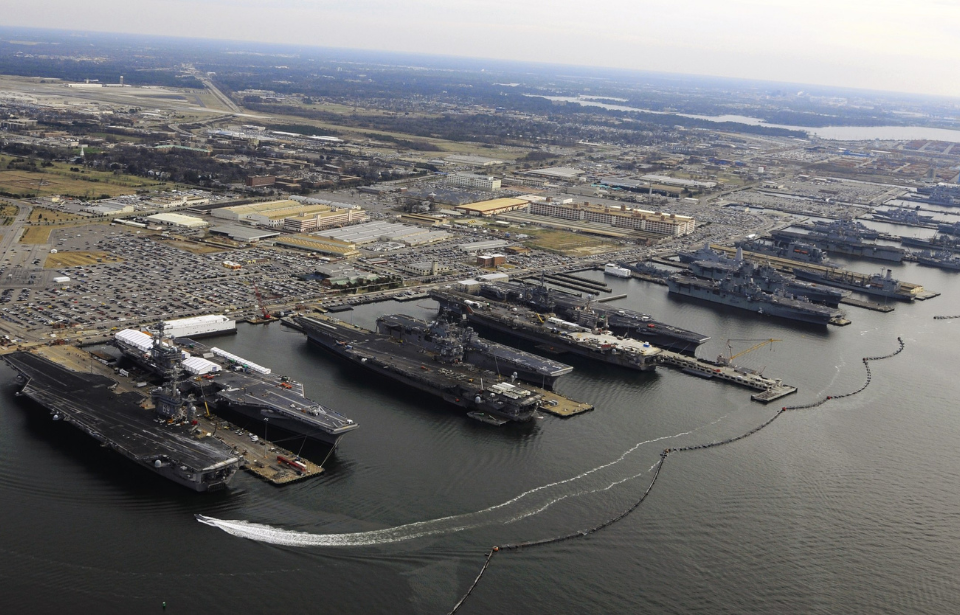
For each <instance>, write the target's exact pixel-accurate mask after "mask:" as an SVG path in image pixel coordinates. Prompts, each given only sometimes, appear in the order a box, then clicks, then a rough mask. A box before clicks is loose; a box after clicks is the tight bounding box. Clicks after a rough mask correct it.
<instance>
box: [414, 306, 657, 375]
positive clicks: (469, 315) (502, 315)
mask: <svg viewBox="0 0 960 615" xmlns="http://www.w3.org/2000/svg"><path fill="white" fill-rule="evenodd" d="M430 297H431V298H433V299H434V300H436V301H437V302H438V303H439V304H440V309H441V311H447V312H451V313H453V314H455V315H459V316H460V318H462V319H463V320H465V321H466V322H468V323H470V324H472V325H476V326H480V327H487V328H489V329H493V330H495V331H500V332H502V333H506V334H508V335H511V336H514V337H519V338H522V339H526V340H529V341H532V342H537V343H538V344H541V346H543V347H545V348H550V349H551V352H557V353H561V352H569V353H571V354H576V355H578V356H581V357H585V358H588V359H592V360H594V361H600V362H602V363H608V364H611V365H619V366H620V367H625V368H627V369H632V370H637V371H641V372H652V371H654V370H656V368H657V364H658V363H659V362H660V356H659V355H660V354H661V350H660V349H659V348H657V347H655V346H653V345H652V344H650V343H649V342H644V341H640V340H636V339H632V338H627V337H623V336H618V335H616V334H614V333H613V332H611V331H609V330H605V329H602V328H599V327H595V326H593V325H584V324H582V323H577V322H572V321H569V320H564V319H562V318H558V317H557V316H552V315H550V314H541V313H539V312H537V311H534V310H531V309H528V308H524V307H511V306H510V305H508V304H504V303H499V302H495V301H476V300H475V298H474V297H471V296H470V295H464V294H462V293H457V292H453V291H439V290H434V291H431V293H430Z"/></svg>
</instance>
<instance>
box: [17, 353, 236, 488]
mask: <svg viewBox="0 0 960 615" xmlns="http://www.w3.org/2000/svg"><path fill="white" fill-rule="evenodd" d="M4 360H5V361H6V362H7V363H8V364H9V365H10V366H11V367H12V368H13V369H14V370H16V372H17V373H18V374H19V378H20V379H22V380H23V381H24V385H23V388H22V389H21V390H20V391H19V394H20V395H23V396H25V397H27V398H29V399H31V400H32V401H34V402H36V403H38V404H39V405H41V406H43V407H44V408H46V409H47V410H49V411H50V413H51V414H52V415H53V417H54V419H57V420H63V421H66V422H68V423H70V424H72V425H73V426H75V427H77V428H78V429H80V430H81V431H83V432H85V433H86V434H88V435H90V436H91V437H93V438H95V439H96V440H98V441H100V442H101V443H103V445H104V446H107V447H109V448H111V449H113V450H114V451H116V452H118V453H120V454H121V455H123V456H124V457H126V458H127V459H130V460H132V461H134V462H135V463H137V464H139V465H141V466H143V467H145V468H149V469H150V470H152V471H154V472H156V473H157V474H159V475H161V476H163V477H165V478H168V479H170V480H172V481H174V482H176V483H179V484H181V485H184V486H186V487H189V488H191V489H193V490H195V491H216V490H219V489H223V488H225V487H226V486H227V484H228V483H229V482H230V479H231V478H232V477H233V475H234V474H235V473H236V471H237V469H238V468H239V467H240V458H239V456H238V455H237V454H236V453H235V452H234V451H233V449H231V448H230V447H228V446H226V445H225V444H223V443H222V442H220V441H219V440H217V439H216V438H211V437H203V436H204V435H205V434H204V433H199V434H198V433H197V432H198V431H199V430H197V429H196V427H195V426H194V425H192V424H191V423H190V422H189V421H177V422H170V421H169V420H168V419H167V418H166V417H165V416H161V409H162V408H163V407H164V404H163V401H164V399H165V398H164V395H165V394H166V393H167V392H165V391H161V390H159V389H155V390H154V391H153V392H152V393H153V395H152V397H146V396H144V395H141V394H139V393H136V392H133V391H127V392H116V391H115V389H116V387H117V382H116V381H115V380H113V379H111V378H108V377H106V376H102V375H99V374H86V373H82V372H75V371H72V370H70V369H67V368H66V367H64V366H62V365H59V364H57V363H55V362H53V361H51V360H49V359H46V358H44V357H41V356H38V355H36V354H32V353H28V352H16V353H13V354H10V355H6V356H4ZM158 402H160V403H158ZM151 406H152V409H148V408H149V407H151ZM198 436H200V437H198Z"/></svg>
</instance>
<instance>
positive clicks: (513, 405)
mask: <svg viewBox="0 0 960 615" xmlns="http://www.w3.org/2000/svg"><path fill="white" fill-rule="evenodd" d="M292 322H293V323H294V324H295V325H296V327H297V328H298V329H299V330H300V331H302V332H303V333H305V334H306V335H307V338H308V339H309V340H310V341H311V342H313V343H314V344H317V345H318V346H320V347H321V348H324V349H326V350H328V351H329V352H331V353H333V354H334V355H336V356H338V357H340V358H342V359H345V360H347V361H349V362H350V363H353V364H356V365H358V366H361V367H363V368H364V369H368V370H371V371H373V372H374V373H377V374H379V375H381V376H383V377H385V378H387V379H389V380H394V381H396V382H400V383H402V384H405V385H407V386H409V387H412V388H414V389H417V390H420V391H423V392H425V393H429V394H430V395H433V396H435V397H439V398H440V399H442V400H444V401H446V402H448V403H450V404H452V405H454V406H457V407H459V408H463V409H465V410H468V411H470V412H468V414H471V416H473V417H474V418H481V419H482V417H493V418H495V419H499V422H503V421H516V422H524V421H529V420H530V419H532V418H533V417H534V416H536V413H537V409H538V408H539V407H540V404H541V402H542V401H543V395H542V394H541V393H538V392H536V391H535V390H533V389H531V388H529V387H525V386H521V385H519V384H517V383H515V382H511V381H505V380H502V379H501V378H500V377H499V376H498V374H497V373H496V372H492V371H489V370H484V369H480V368H478V367H476V366H475V365H470V364H465V363H464V362H463V356H462V345H459V350H458V348H457V346H458V343H456V342H455V341H453V340H451V341H452V342H453V344H451V346H449V347H445V350H446V351H445V352H444V351H442V350H441V352H428V351H427V350H426V349H425V348H423V347H420V346H416V345H413V344H405V343H400V341H399V340H397V339H396V338H391V336H389V335H382V334H379V333H375V332H373V331H368V330H366V329H362V328H360V327H355V326H353V325H350V324H347V323H344V322H342V321H339V320H337V319H333V318H326V317H322V316H311V317H308V316H294V317H293V318H292Z"/></svg>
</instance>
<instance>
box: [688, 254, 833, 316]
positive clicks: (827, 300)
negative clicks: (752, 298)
mask: <svg viewBox="0 0 960 615" xmlns="http://www.w3.org/2000/svg"><path fill="white" fill-rule="evenodd" d="M694 254H696V255H697V256H698V257H700V258H699V259H698V260H695V261H692V262H691V263H690V272H691V273H693V274H694V275H695V276H697V277H701V278H706V279H708V280H722V279H724V278H727V277H729V278H731V279H732V280H733V281H735V282H741V283H742V282H753V283H754V284H756V285H757V286H758V287H760V289H761V290H762V291H764V292H766V293H771V294H776V293H781V294H785V295H792V296H795V297H806V298H807V299H809V300H810V301H812V302H814V303H822V304H824V305H828V306H830V307H837V306H838V305H840V300H841V299H843V298H844V297H845V296H846V293H844V292H843V291H840V290H837V289H835V288H831V287H829V286H821V285H819V284H813V283H811V282H802V281H800V280H797V279H795V278H792V277H789V276H786V275H784V274H782V273H780V272H779V271H777V270H776V269H774V268H773V267H771V266H769V265H765V264H760V263H754V262H752V261H750V260H747V259H745V258H744V257H743V249H742V248H737V255H736V256H735V257H734V258H730V257H729V256H727V255H726V254H723V253H720V252H715V251H714V250H711V249H710V248H709V247H705V248H702V249H701V250H698V251H697V252H695V253H694Z"/></svg>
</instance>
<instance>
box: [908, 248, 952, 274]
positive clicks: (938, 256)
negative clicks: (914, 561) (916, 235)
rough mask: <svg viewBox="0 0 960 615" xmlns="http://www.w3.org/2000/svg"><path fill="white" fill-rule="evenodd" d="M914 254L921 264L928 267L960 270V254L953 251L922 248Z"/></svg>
mask: <svg viewBox="0 0 960 615" xmlns="http://www.w3.org/2000/svg"><path fill="white" fill-rule="evenodd" d="M913 256H914V258H916V259H917V262H918V263H919V264H921V265H925V266H927V267H937V268H938V269H946V270H948V271H960V256H957V255H956V254H954V253H952V252H947V251H946V250H939V251H936V252H934V251H931V250H922V251H920V252H914V254H913Z"/></svg>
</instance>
